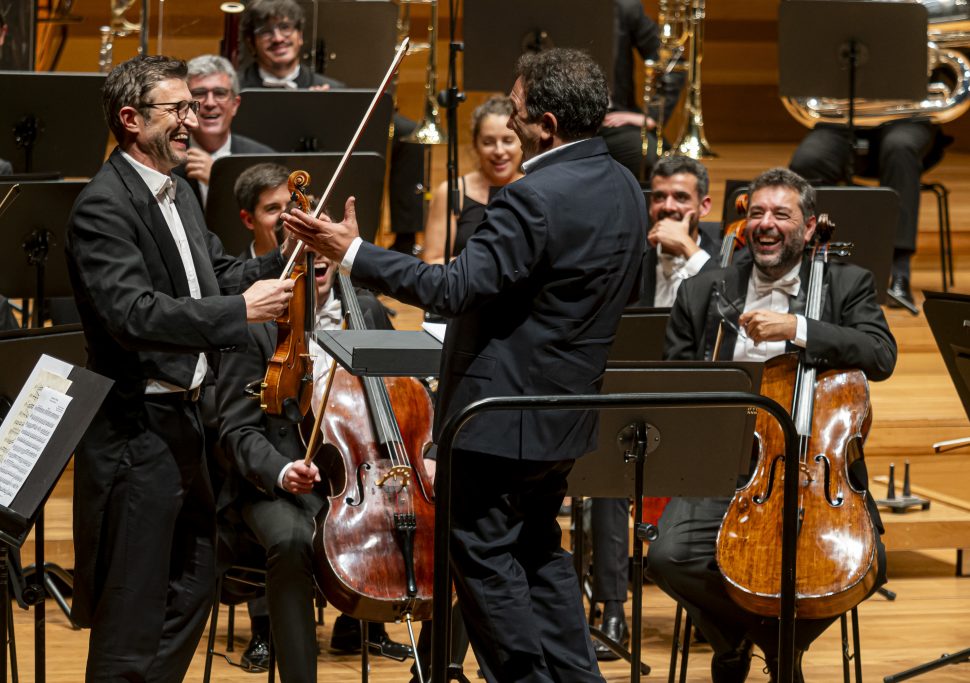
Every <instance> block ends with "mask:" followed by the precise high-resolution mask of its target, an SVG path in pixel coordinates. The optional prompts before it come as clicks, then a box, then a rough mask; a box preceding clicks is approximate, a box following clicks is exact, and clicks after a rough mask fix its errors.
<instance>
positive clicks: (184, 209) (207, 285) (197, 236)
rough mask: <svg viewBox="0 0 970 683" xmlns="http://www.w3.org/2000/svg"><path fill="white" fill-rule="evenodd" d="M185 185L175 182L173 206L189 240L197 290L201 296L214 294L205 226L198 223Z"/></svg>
mask: <svg viewBox="0 0 970 683" xmlns="http://www.w3.org/2000/svg"><path fill="white" fill-rule="evenodd" d="M186 185H187V183H182V182H178V183H176V188H175V207H176V209H177V210H178V212H179V218H181V219H182V228H184V229H185V238H186V239H187V240H188V242H189V251H190V252H191V254H192V263H193V264H195V275H196V277H197V278H198V280H199V290H200V291H201V293H202V296H214V295H216V294H218V293H219V282H218V280H216V274H215V272H214V271H213V270H212V261H210V260H209V250H208V249H207V248H206V244H205V228H204V226H203V225H200V224H199V215H200V214H199V212H198V211H194V210H193V209H194V208H195V207H194V206H193V204H192V202H194V201H195V200H194V199H193V198H192V196H191V194H192V192H191V190H190V189H189V188H188V187H186Z"/></svg>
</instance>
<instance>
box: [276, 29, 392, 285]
mask: <svg viewBox="0 0 970 683" xmlns="http://www.w3.org/2000/svg"><path fill="white" fill-rule="evenodd" d="M410 42H411V39H410V38H405V39H404V40H402V41H401V44H400V45H398V47H397V51H396V52H395V53H394V59H393V60H391V66H390V67H389V68H388V70H387V73H385V74H384V78H383V79H382V80H381V84H380V86H379V87H378V88H377V92H375V93H374V98H373V99H372V100H371V102H370V105H368V107H367V111H366V112H365V113H364V118H363V119H361V121H360V124H359V125H358V126H357V132H355V133H354V136H353V137H352V138H351V139H350V144H349V145H348V146H347V150H346V151H345V152H344V154H343V156H342V157H340V163H338V164H337V170H335V171H334V172H333V176H332V177H331V178H330V182H329V183H328V184H327V188H326V189H325V190H324V191H323V194H322V195H321V196H320V201H318V202H317V206H316V208H315V209H314V210H313V213H312V214H311V216H312V217H313V218H317V217H319V216H320V214H321V213H322V212H323V207H324V206H326V204H327V201H328V200H329V199H330V194H331V193H332V192H333V188H334V186H335V185H336V184H337V180H339V179H340V175H341V174H342V173H343V171H344V167H345V166H346V165H347V162H348V161H350V155H351V154H352V153H353V151H354V148H355V147H357V143H358V141H359V140H360V136H361V135H363V134H364V129H365V128H366V127H367V122H368V121H370V118H371V116H373V114H374V110H375V109H377V103H378V102H379V101H380V99H381V95H383V94H384V91H385V90H387V86H388V85H389V84H390V82H391V79H392V78H393V77H394V74H395V72H397V69H398V67H399V66H401V61H402V60H403V59H404V55H405V53H406V52H407V50H408V45H409V44H410ZM305 247H306V244H305V243H304V242H303V240H299V241H297V243H296V248H295V249H294V250H293V253H292V254H291V255H290V259H289V261H287V262H286V267H284V268H283V273H282V275H280V280H286V279H287V278H289V277H290V273H292V272H293V267H294V266H295V265H296V262H297V260H298V259H299V258H300V256H301V255H302V254H303V249H304V248H305Z"/></svg>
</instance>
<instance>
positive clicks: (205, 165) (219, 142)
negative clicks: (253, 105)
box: [175, 55, 275, 208]
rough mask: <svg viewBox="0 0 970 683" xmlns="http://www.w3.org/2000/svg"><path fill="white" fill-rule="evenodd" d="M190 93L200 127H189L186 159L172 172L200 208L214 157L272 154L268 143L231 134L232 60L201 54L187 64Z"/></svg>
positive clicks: (235, 101) (236, 100) (235, 87)
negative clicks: (196, 105) (189, 134)
mask: <svg viewBox="0 0 970 683" xmlns="http://www.w3.org/2000/svg"><path fill="white" fill-rule="evenodd" d="M188 68H189V76H188V84H189V92H190V93H192V99H194V100H195V101H196V102H198V103H199V115H198V119H199V126H198V128H195V129H193V130H192V140H191V144H190V146H189V151H188V161H186V162H185V163H184V164H182V165H181V166H178V167H176V169H175V173H177V174H178V175H180V176H182V177H184V178H186V179H187V180H188V181H189V187H191V188H192V192H193V193H194V194H195V196H196V197H197V198H198V200H199V204H201V205H202V208H205V202H206V199H207V198H208V195H209V176H210V174H211V173H212V163H213V162H214V161H215V160H216V159H221V158H222V157H227V156H229V155H231V154H272V153H273V152H274V151H275V150H273V149H272V148H271V147H269V146H268V145H264V144H263V143H261V142H258V141H256V140H253V139H251V138H247V137H246V136H244V135H239V134H238V133H233V132H232V131H231V128H232V120H233V119H234V118H235V117H236V113H237V112H238V111H239V105H240V103H241V102H242V98H241V97H240V96H239V78H238V77H237V76H236V70H235V69H233V68H232V63H231V62H230V61H229V60H228V59H226V58H224V57H220V56H218V55H200V56H198V57H195V58H194V59H191V60H189V63H188Z"/></svg>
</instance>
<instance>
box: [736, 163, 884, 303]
mask: <svg viewBox="0 0 970 683" xmlns="http://www.w3.org/2000/svg"><path fill="white" fill-rule="evenodd" d="M725 190H726V191H725V200H724V207H725V209H724V211H725V212H724V224H725V225H726V224H727V223H730V222H731V221H734V220H737V219H738V218H740V216H739V215H738V213H737V211H736V210H735V199H736V198H737V196H738V195H740V194H744V193H745V192H747V191H748V185H747V183H746V182H744V181H739V180H729V181H727V185H726V188H725ZM816 199H817V201H816V205H815V213H816V214H818V215H822V214H823V213H827V214H828V215H829V218H831V219H832V221H833V222H834V223H835V233H834V234H833V235H832V241H833V242H850V243H852V245H853V247H852V249H851V250H850V251H851V253H850V254H849V255H848V256H840V257H839V258H840V260H843V261H847V262H848V263H854V264H856V265H857V266H861V267H863V268H865V269H866V270H869V271H871V272H872V275H873V278H874V279H875V281H876V300H877V301H878V302H879V303H880V304H885V303H886V299H887V298H888V297H889V292H888V290H887V289H886V288H885V286H884V283H888V282H889V276H890V269H891V267H892V258H893V235H894V234H895V230H896V217H897V215H898V214H899V195H898V194H896V191H895V190H892V189H890V188H888V187H860V186H858V185H849V186H844V187H843V186H839V187H819V188H816ZM728 207H730V208H728Z"/></svg>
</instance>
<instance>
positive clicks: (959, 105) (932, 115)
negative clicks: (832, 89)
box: [782, 0, 970, 128]
mask: <svg viewBox="0 0 970 683" xmlns="http://www.w3.org/2000/svg"><path fill="white" fill-rule="evenodd" d="M920 4H925V5H926V6H927V10H928V12H929V14H930V17H929V21H930V24H929V28H928V30H927V36H926V41H927V50H928V51H929V59H928V69H929V73H928V74H927V90H926V97H925V98H923V99H922V100H919V101H915V100H867V99H859V98H856V100H855V103H854V113H853V125H854V126H855V127H857V128H868V127H873V126H879V125H882V124H883V123H886V122H889V121H896V120H900V119H907V118H912V117H916V116H919V117H926V118H929V119H930V120H931V121H933V122H934V123H946V122H948V121H952V120H954V119H956V118H958V117H960V116H962V115H963V113H964V112H966V111H967V109H968V108H970V61H968V59H967V57H966V56H965V55H964V54H963V53H962V52H960V51H959V50H958V49H956V48H968V47H970V21H967V20H966V19H968V18H970V17H967V16H964V17H962V18H963V19H965V20H964V21H953V19H954V18H956V17H954V15H953V10H954V8H952V7H951V8H949V9H947V7H946V5H947V3H946V1H945V0H944V1H942V2H941V1H938V0H934V1H932V2H930V1H928V0H923V1H922V2H921V3H920ZM950 4H953V3H952V2H951V3H950ZM964 14H966V10H964ZM782 103H783V104H784V105H785V108H786V109H787V110H788V112H789V113H790V114H791V115H792V116H793V117H794V118H795V120H797V121H798V122H799V123H801V124H802V125H804V126H807V127H808V128H814V127H815V125H816V124H818V123H833V124H842V125H846V124H848V119H849V103H848V100H845V99H835V98H822V97H783V98H782Z"/></svg>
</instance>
